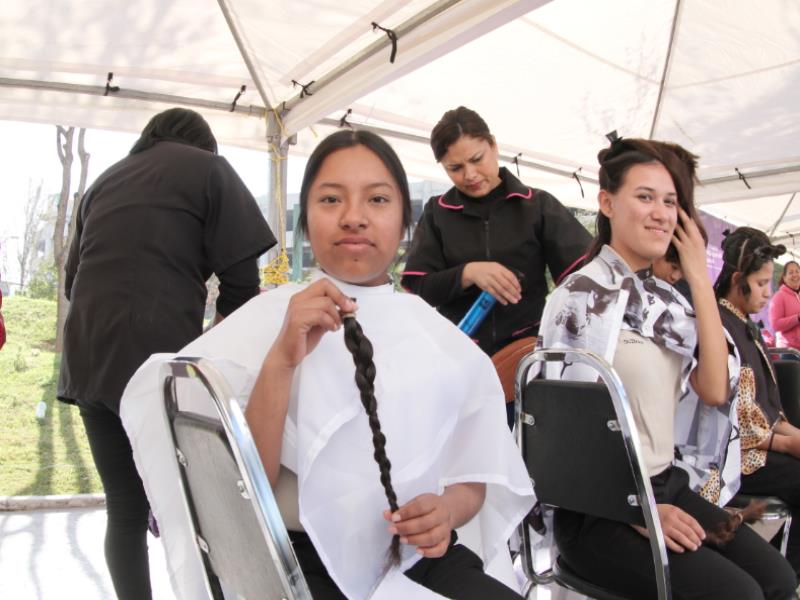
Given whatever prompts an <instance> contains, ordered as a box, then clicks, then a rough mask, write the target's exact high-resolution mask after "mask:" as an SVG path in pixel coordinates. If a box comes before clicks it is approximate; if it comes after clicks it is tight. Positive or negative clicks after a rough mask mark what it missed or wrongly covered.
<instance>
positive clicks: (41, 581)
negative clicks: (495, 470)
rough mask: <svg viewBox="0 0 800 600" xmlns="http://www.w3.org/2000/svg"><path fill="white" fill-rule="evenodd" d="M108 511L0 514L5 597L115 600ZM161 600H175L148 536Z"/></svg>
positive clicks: (0, 585) (0, 579)
mask: <svg viewBox="0 0 800 600" xmlns="http://www.w3.org/2000/svg"><path fill="white" fill-rule="evenodd" d="M105 524H106V516H105V509H103V508H93V509H86V508H72V509H66V510H42V511H29V512H25V511H23V512H16V511H15V512H0V598H2V599H4V600H62V599H70V598H80V599H81V600H113V598H114V590H113V587H112V585H111V580H110V578H109V576H108V571H107V570H106V566H105V559H104V558H103V535H104V532H105ZM148 543H149V546H150V565H151V577H152V584H153V591H154V598H155V599H156V600H175V597H174V595H173V594H172V590H171V588H170V585H169V580H168V578H167V572H166V569H165V567H164V553H163V550H162V548H161V543H160V542H159V541H158V540H157V539H155V538H153V537H149V539H148Z"/></svg>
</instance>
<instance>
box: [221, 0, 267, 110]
mask: <svg viewBox="0 0 800 600" xmlns="http://www.w3.org/2000/svg"><path fill="white" fill-rule="evenodd" d="M217 3H218V4H219V9H220V10H221V11H222V15H223V16H224V17H225V22H226V23H227V24H228V29H230V31H231V35H232V36H233V39H234V41H235V42H236V47H237V48H239V54H241V55H242V60H243V61H244V64H245V65H246V66H247V72H248V73H250V78H251V79H252V80H253V81H254V82H255V84H256V88H257V89H258V94H259V95H260V96H261V100H262V102H264V106H266V107H267V110H272V104H271V103H270V101H269V96H268V95H267V90H266V88H265V87H264V82H263V81H262V80H261V73H260V72H259V71H257V70H256V68H255V65H254V64H253V61H252V60H251V58H250V54H249V53H248V51H247V48H245V46H244V41H243V40H242V37H241V35H239V30H238V29H237V28H236V23H234V22H233V16H232V15H231V11H230V7H229V6H228V3H227V1H226V0H217Z"/></svg>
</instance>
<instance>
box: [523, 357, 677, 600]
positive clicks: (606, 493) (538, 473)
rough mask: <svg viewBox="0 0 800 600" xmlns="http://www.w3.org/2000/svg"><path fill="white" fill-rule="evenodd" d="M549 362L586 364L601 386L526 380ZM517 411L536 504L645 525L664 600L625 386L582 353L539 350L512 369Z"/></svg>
mask: <svg viewBox="0 0 800 600" xmlns="http://www.w3.org/2000/svg"><path fill="white" fill-rule="evenodd" d="M550 361H553V362H556V361H557V362H567V363H583V364H586V365H588V366H590V367H592V368H594V370H595V371H597V373H598V375H599V379H600V382H597V383H594V382H592V383H587V382H574V381H552V380H542V379H533V380H531V381H528V373H529V370H530V368H531V367H532V366H533V365H534V364H536V363H539V362H550ZM515 410H516V427H517V429H516V431H517V441H518V443H519V445H520V448H521V450H522V454H523V458H524V460H525V463H526V465H527V467H528V472H529V474H530V476H531V479H532V481H533V486H534V491H535V492H536V497H537V499H538V500H539V501H540V502H542V503H544V504H550V505H553V506H558V507H562V508H566V509H569V510H573V511H576V512H580V513H584V514H588V515H593V516H596V517H601V518H606V519H612V520H615V521H621V522H625V523H634V524H639V525H646V527H647V529H648V531H649V533H650V546H651V550H652V553H653V557H654V561H653V562H654V568H655V573H656V583H657V587H658V593H659V598H669V597H670V592H669V572H668V563H667V555H666V547H665V545H664V537H663V533H662V531H661V523H660V521H659V519H658V514H657V511H656V506H655V499H654V497H653V491H652V488H651V486H650V479H649V477H648V475H647V471H646V467H645V465H644V462H643V460H642V456H641V452H640V445H639V436H638V433H637V430H636V426H635V423H634V421H633V416H632V413H631V409H630V406H629V404H628V400H627V397H626V395H625V390H624V387H623V386H622V382H621V381H620V379H619V377H618V376H617V374H616V373H615V372H614V370H613V369H612V368H611V366H610V365H608V363H607V362H606V361H604V360H603V359H602V358H601V357H599V356H597V355H596V354H594V353H592V352H589V351H585V350H550V349H543V350H537V351H535V352H533V353H532V354H530V355H528V356H527V357H526V358H525V359H523V360H522V361H521V363H520V366H519V369H518V370H517V377H516V399H515ZM524 563H525V561H523V564H524Z"/></svg>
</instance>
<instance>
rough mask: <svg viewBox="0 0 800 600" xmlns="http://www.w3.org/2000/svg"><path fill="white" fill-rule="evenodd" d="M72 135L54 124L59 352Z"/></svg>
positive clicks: (64, 301) (64, 312)
mask: <svg viewBox="0 0 800 600" xmlns="http://www.w3.org/2000/svg"><path fill="white" fill-rule="evenodd" d="M74 135H75V128H74V127H69V128H64V127H61V126H60V125H57V126H56V149H57V150H58V160H60V161H61V193H60V194H59V196H58V210H57V213H56V226H55V231H54V233H53V259H54V260H55V263H56V273H57V274H58V290H57V292H56V299H57V301H58V313H57V315H58V316H57V320H56V352H61V351H62V350H63V348H64V321H65V320H66V318H67V308H68V304H67V298H66V296H65V295H64V264H65V263H66V261H67V252H68V249H67V248H66V243H65V235H64V225H65V224H66V221H67V208H68V207H69V197H70V187H72V159H73V155H72V138H73V136H74ZM62 139H63V141H62Z"/></svg>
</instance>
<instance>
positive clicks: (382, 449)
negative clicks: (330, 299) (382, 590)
mask: <svg viewBox="0 0 800 600" xmlns="http://www.w3.org/2000/svg"><path fill="white" fill-rule="evenodd" d="M343 316H344V344H345V346H347V349H348V350H349V351H350V354H352V355H353V362H354V363H355V365H356V385H357V386H358V391H359V392H361V404H363V405H364V410H366V411H367V417H368V418H369V428H370V430H372V445H373V446H374V447H375V453H374V454H373V456H374V458H375V462H376V463H378V468H379V469H380V472H381V484H382V485H383V489H384V492H386V499H387V500H388V501H389V508H390V509H391V511H392V512H395V511H396V510H397V509H398V508H399V507H398V505H397V494H395V492H394V488H393V487H392V476H391V469H392V463H390V462H389V459H388V457H387V456H386V436H385V435H383V432H382V431H381V422H380V421H379V420H378V402H377V400H376V399H375V385H374V383H375V363H374V362H372V343H371V342H370V341H369V340H368V339H367V336H365V335H364V331H363V330H362V329H361V325H359V324H358V321H356V319H355V317H354V316H353V315H343ZM399 564H400V536H398V535H397V534H395V535H394V537H392V545H391V546H390V547H389V559H388V564H387V567H391V566H395V565H399Z"/></svg>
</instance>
